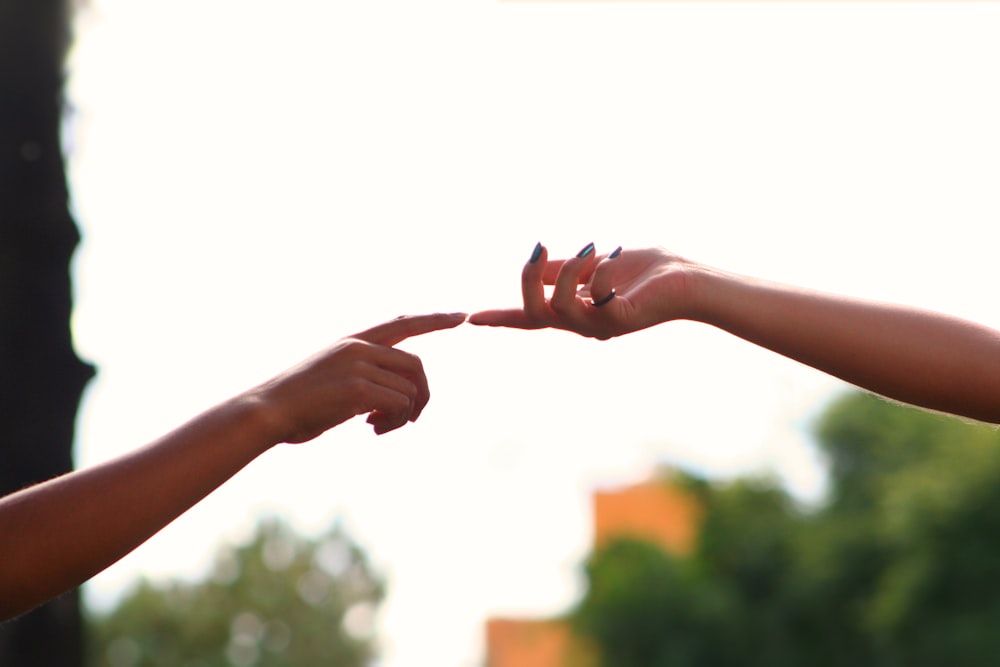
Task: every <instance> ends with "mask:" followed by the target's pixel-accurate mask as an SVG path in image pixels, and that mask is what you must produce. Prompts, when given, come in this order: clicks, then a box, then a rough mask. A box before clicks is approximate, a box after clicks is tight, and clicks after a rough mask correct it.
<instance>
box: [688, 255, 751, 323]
mask: <svg viewBox="0 0 1000 667" xmlns="http://www.w3.org/2000/svg"><path fill="white" fill-rule="evenodd" d="M686 273H687V276H686V279H687V295H688V299H687V303H686V304H685V306H686V317H687V319H690V320H693V321H696V322H702V323H704V324H711V325H714V326H718V325H719V322H720V320H721V319H723V313H724V311H725V302H726V299H727V295H731V294H732V292H733V291H734V288H735V287H736V285H737V284H738V283H739V279H738V278H737V277H736V276H735V275H733V274H730V273H726V272H725V271H721V270H719V269H715V268H713V267H709V266H704V265H691V266H690V267H688V270H687V272H686Z"/></svg>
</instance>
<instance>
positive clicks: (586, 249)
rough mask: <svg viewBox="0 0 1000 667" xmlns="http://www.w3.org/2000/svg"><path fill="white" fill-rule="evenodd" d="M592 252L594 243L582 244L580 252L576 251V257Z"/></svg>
mask: <svg viewBox="0 0 1000 667" xmlns="http://www.w3.org/2000/svg"><path fill="white" fill-rule="evenodd" d="M592 252H594V244H593V243H588V244H587V245H585V246H583V250H581V251H580V252H578V253H576V256H577V257H578V258H579V257H586V256H587V255H589V254H590V253H592Z"/></svg>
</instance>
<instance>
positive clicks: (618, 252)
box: [608, 246, 622, 259]
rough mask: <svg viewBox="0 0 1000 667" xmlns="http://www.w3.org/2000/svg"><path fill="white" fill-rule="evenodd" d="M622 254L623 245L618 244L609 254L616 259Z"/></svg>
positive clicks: (609, 256)
mask: <svg viewBox="0 0 1000 667" xmlns="http://www.w3.org/2000/svg"><path fill="white" fill-rule="evenodd" d="M620 254H622V247H621V246H618V247H617V248H615V249H614V251H613V252H612V253H611V254H610V255H608V259H614V258H615V257H617V256H618V255H620Z"/></svg>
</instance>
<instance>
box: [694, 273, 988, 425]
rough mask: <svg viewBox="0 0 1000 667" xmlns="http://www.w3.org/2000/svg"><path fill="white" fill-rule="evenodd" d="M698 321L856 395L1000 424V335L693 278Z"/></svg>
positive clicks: (969, 325) (809, 295)
mask: <svg viewBox="0 0 1000 667" xmlns="http://www.w3.org/2000/svg"><path fill="white" fill-rule="evenodd" d="M695 276H696V277H695V278H694V285H696V288H695V289H696V290H697V293H698V296H697V298H696V303H697V304H698V305H697V308H696V310H695V311H694V312H693V314H692V315H693V317H692V319H698V320H701V321H703V322H707V323H708V324H712V325H714V326H717V327H719V328H720V329H723V330H725V331H728V332H730V333H732V334H735V335H737V336H739V337H741V338H744V339H746V340H748V341H750V342H752V343H756V344H757V345H761V346H763V347H766V348H768V349H770V350H773V351H775V352H778V353H779V354H782V355H785V356H787V357H790V358H792V359H795V360H797V361H800V362H802V363H804V364H808V365H809V366H813V367H815V368H818V369H820V370H822V371H825V372H827V373H829V374H831V375H834V376H836V377H839V378H841V379H843V380H845V381H847V382H850V383H852V384H854V385H857V386H859V387H863V388H865V389H868V390H870V391H873V392H875V393H878V394H881V395H883V396H887V397H889V398H892V399H895V400H898V401H902V402H905V403H909V404H912V405H916V406H920V407H923V408H928V409H931V410H939V411H942V412H948V413H951V414H956V415H961V416H963V417H969V418H972V419H978V420H981V421H986V422H992V423H1000V332H998V331H996V330H994V329H990V328H988V327H985V326H982V325H979V324H976V323H973V322H969V321H967V320H963V319H959V318H956V317H950V316H947V315H943V314H940V313H936V312H932V311H928V310H922V309H917V308H912V307H908V306H900V305H895V304H887V303H879V302H874V301H867V300H864V299H857V298H850V297H845V296H838V295H832V294H825V293H821V292H815V291H810V290H804V289H799V288H795V287H790V286H787V285H780V284H775V283H768V282H765V281H760V280H756V279H751V278H746V277H743V276H735V275H732V274H725V273H721V272H717V271H712V270H700V271H699V272H697V273H696V274H695Z"/></svg>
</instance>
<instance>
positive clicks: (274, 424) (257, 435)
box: [227, 390, 284, 454]
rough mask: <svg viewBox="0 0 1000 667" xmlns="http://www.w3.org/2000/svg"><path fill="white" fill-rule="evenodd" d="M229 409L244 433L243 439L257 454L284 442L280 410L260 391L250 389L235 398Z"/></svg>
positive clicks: (230, 402)
mask: <svg viewBox="0 0 1000 667" xmlns="http://www.w3.org/2000/svg"><path fill="white" fill-rule="evenodd" d="M227 410H229V411H231V414H232V415H233V416H234V417H235V419H236V420H237V422H238V423H239V429H240V430H241V431H242V432H243V433H244V437H243V438H241V439H242V440H243V441H245V442H247V443H249V444H250V446H251V448H252V449H253V450H254V453H255V454H263V453H264V452H266V451H267V450H269V449H271V448H272V447H274V446H275V445H277V444H280V443H282V442H284V438H283V437H282V435H283V431H282V428H283V426H282V424H283V422H282V420H281V416H280V414H279V411H278V410H277V409H275V408H274V406H273V405H271V403H270V402H269V401H268V400H267V399H266V398H265V397H264V396H262V395H261V393H260V392H258V391H256V390H255V391H249V392H246V393H244V394H241V395H239V396H237V397H235V398H233V399H232V400H231V401H229V404H228V406H227Z"/></svg>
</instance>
